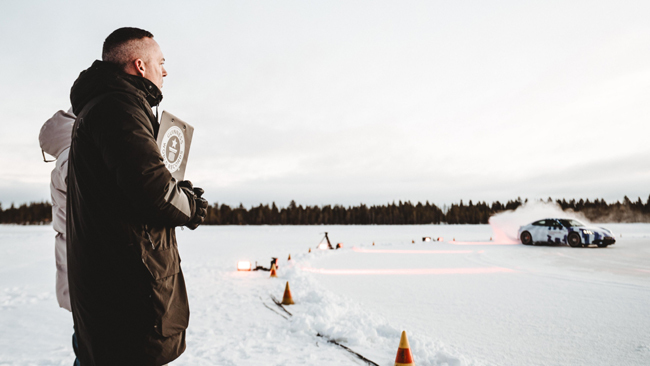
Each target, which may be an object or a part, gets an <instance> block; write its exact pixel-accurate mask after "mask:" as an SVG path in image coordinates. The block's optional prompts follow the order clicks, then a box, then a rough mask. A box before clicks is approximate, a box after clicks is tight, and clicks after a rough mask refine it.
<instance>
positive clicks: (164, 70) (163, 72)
mask: <svg viewBox="0 0 650 366" xmlns="http://www.w3.org/2000/svg"><path fill="white" fill-rule="evenodd" d="M162 76H163V77H165V76H167V70H166V69H165V67H164V66H163V68H162Z"/></svg>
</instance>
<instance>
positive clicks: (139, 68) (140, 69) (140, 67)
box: [133, 58, 146, 77]
mask: <svg viewBox="0 0 650 366" xmlns="http://www.w3.org/2000/svg"><path fill="white" fill-rule="evenodd" d="M133 66H134V67H135V72H136V73H137V74H136V75H140V76H142V77H144V74H145V72H146V68H145V64H144V61H142V59H140V58H139V59H136V60H135V61H133Z"/></svg>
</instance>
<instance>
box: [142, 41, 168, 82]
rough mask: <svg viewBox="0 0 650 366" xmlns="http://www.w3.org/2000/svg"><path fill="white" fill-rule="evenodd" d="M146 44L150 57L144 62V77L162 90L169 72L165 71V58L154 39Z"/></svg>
mask: <svg viewBox="0 0 650 366" xmlns="http://www.w3.org/2000/svg"><path fill="white" fill-rule="evenodd" d="M146 42H147V50H148V52H147V53H148V57H147V60H145V62H144V64H145V73H144V75H143V76H144V77H145V78H147V79H149V80H151V82H153V83H154V84H156V86H157V87H158V88H159V89H162V86H163V78H164V77H165V76H167V70H165V57H163V54H162V51H161V50H160V46H159V45H158V42H156V41H155V40H154V39H153V38H147V39H146Z"/></svg>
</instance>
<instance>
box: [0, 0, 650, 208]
mask: <svg viewBox="0 0 650 366" xmlns="http://www.w3.org/2000/svg"><path fill="white" fill-rule="evenodd" d="M648 19H650V2H648V1H621V0H618V1H593V0H589V1H565V0H563V1H536V2H533V1H433V0H430V1H255V2H252V1H209V2H208V1H205V2H192V1H183V2H180V1H152V2H138V1H112V2H102V3H95V2H89V1H79V2H62V1H58V2H57V1H3V2H2V12H0V55H1V56H0V77H1V79H0V80H1V81H0V108H1V112H2V122H1V123H2V133H1V134H0V173H1V174H0V202H1V203H2V205H3V207H5V208H6V207H8V206H9V205H10V204H11V202H15V203H16V204H19V203H23V202H27V201H40V200H46V199H47V200H49V174H50V171H51V169H52V168H53V164H52V163H50V164H45V163H43V161H42V158H41V152H40V148H39V145H38V133H39V130H40V128H41V126H42V124H43V123H44V122H45V120H47V119H48V118H49V117H50V116H51V115H52V114H54V112H56V111H57V110H59V109H65V110H67V109H68V108H69V106H70V102H69V91H70V87H71V85H72V83H73V82H74V80H75V79H76V78H77V76H78V74H79V72H81V71H82V70H84V69H86V68H88V67H89V66H90V65H91V64H92V62H93V61H94V60H95V59H99V58H100V57H101V47H102V43H103V41H104V39H105V38H106V36H107V35H108V34H110V33H111V32H112V31H113V30H114V29H116V28H119V27H123V26H133V27H139V28H144V29H147V30H149V31H150V32H152V33H153V34H154V36H155V39H156V40H157V41H158V43H159V44H160V45H161V48H162V50H163V53H164V55H165V58H166V60H167V61H166V65H165V66H166V68H167V71H168V73H169V76H168V77H167V78H166V79H165V82H164V87H163V89H162V91H163V94H164V100H163V102H162V104H161V110H162V109H164V110H168V111H170V112H171V113H173V114H175V115H177V116H179V117H180V118H182V119H184V120H186V121H187V122H189V123H190V124H192V125H194V127H195V135H194V140H193V143H192V150H191V152H190V161H189V163H188V167H187V173H186V177H187V178H188V179H190V180H192V181H193V182H194V183H195V185H198V186H201V187H204V188H205V190H206V197H207V198H208V199H209V201H210V202H211V203H213V202H217V201H218V202H222V203H227V204H231V205H232V204H239V203H240V202H241V203H243V204H244V205H245V206H250V205H257V204H259V203H271V202H272V201H275V202H276V203H277V204H278V205H279V206H286V205H288V203H289V202H290V200H292V199H294V200H296V202H298V203H302V204H310V205H313V204H318V205H322V204H344V205H353V204H358V203H360V202H363V203H367V204H384V203H387V202H392V201H397V200H411V201H413V202H416V201H422V202H424V201H425V200H429V201H430V202H434V203H436V204H439V205H442V204H445V203H447V204H448V203H450V202H457V201H458V200H460V199H463V200H465V202H466V201H467V200H469V199H472V200H474V201H483V200H485V201H488V202H491V201H494V200H501V201H505V200H508V199H514V198H517V197H518V196H520V197H522V198H526V197H527V198H531V199H533V198H546V197H548V196H551V197H553V198H587V197H588V198H592V199H593V198H605V199H607V200H608V201H612V200H614V201H615V200H620V199H622V198H623V196H624V195H628V196H629V197H631V198H632V199H636V197H637V196H641V197H642V198H643V200H644V201H645V200H646V199H647V197H648V195H649V194H650V144H649V143H648V140H649V132H650V127H649V126H648V122H649V121H650V22H649V21H648Z"/></svg>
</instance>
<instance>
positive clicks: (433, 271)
mask: <svg viewBox="0 0 650 366" xmlns="http://www.w3.org/2000/svg"><path fill="white" fill-rule="evenodd" d="M300 269H302V270H303V271H305V272H311V273H318V274H327V275H443V274H484V273H513V272H517V271H515V270H514V269H510V268H503V267H479V268H413V269H410V268H404V269H325V268H312V267H300Z"/></svg>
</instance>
